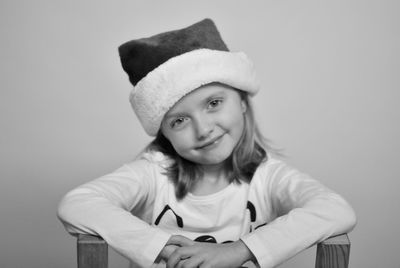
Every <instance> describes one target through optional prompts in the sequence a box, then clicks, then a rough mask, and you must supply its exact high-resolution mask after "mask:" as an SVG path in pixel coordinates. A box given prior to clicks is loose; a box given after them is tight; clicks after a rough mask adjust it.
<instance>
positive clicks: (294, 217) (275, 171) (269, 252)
mask: <svg viewBox="0 0 400 268" xmlns="http://www.w3.org/2000/svg"><path fill="white" fill-rule="evenodd" d="M266 166H267V168H266V169H265V170H264V172H261V174H259V175H261V176H262V177H263V179H262V180H261V181H262V182H261V187H260V188H259V189H263V191H264V192H263V193H261V194H264V196H265V198H264V199H265V202H266V203H267V204H268V205H269V206H271V207H272V210H273V213H274V214H275V215H276V218H275V219H274V220H273V221H271V222H269V223H268V224H266V225H265V226H262V227H260V228H258V229H257V230H255V231H254V232H252V233H249V234H247V235H245V236H244V237H243V238H242V241H243V242H244V243H245V244H246V246H247V247H248V248H249V249H250V250H251V251H252V253H253V254H254V256H255V257H256V259H257V262H258V264H259V265H260V266H261V267H275V266H277V265H279V264H281V263H282V262H284V261H286V260H287V259H289V258H291V257H293V256H294V255H296V254H297V253H299V252H300V251H302V250H304V249H306V248H308V247H310V246H312V245H313V244H315V243H318V242H321V241H323V240H325V239H327V238H328V237H330V236H333V235H337V234H342V233H347V232H349V231H351V230H352V229H353V228H354V226H355V224H356V216H355V213H354V210H353V209H352V208H351V206H350V205H349V204H348V203H347V202H346V201H345V200H344V199H343V198H342V197H341V196H340V195H338V194H336V193H335V192H333V191H332V190H330V189H328V188H327V187H325V186H324V185H322V184H321V183H319V182H318V181H316V180H314V179H312V178H310V177H309V176H308V175H306V174H304V173H301V172H299V171H297V170H295V169H293V168H290V167H289V166H287V165H286V164H284V163H283V162H281V161H277V160H273V161H272V163H271V164H266Z"/></svg>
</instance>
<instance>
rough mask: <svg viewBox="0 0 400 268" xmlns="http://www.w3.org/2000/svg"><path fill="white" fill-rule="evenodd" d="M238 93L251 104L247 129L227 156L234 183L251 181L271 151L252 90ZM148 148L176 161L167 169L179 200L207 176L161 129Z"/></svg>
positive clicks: (246, 122) (247, 105)
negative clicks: (261, 128)
mask: <svg viewBox="0 0 400 268" xmlns="http://www.w3.org/2000/svg"><path fill="white" fill-rule="evenodd" d="M236 90H237V89H236ZM238 92H239V94H240V96H241V99H242V100H243V101H244V102H245V104H246V107H247V109H246V111H245V113H244V129H243V133H242V136H241V138H240V139H239V142H238V144H237V145H236V146H235V148H234V150H233V152H232V154H231V156H230V157H229V158H228V159H227V167H226V168H227V171H228V173H227V175H228V180H229V182H230V183H232V182H235V183H241V182H246V183H249V182H250V181H251V179H252V177H253V174H254V172H255V171H256V169H257V167H258V166H259V165H260V163H261V162H263V161H266V160H267V159H268V155H267V149H268V150H270V149H271V147H269V146H268V145H267V140H266V139H265V138H264V137H263V136H262V134H261V132H260V130H259V128H258V126H257V124H256V121H255V118H254V111H253V109H252V105H251V103H250V99H249V96H248V93H246V92H244V91H240V90H238ZM145 151H159V152H161V153H163V154H165V155H167V156H168V157H170V158H172V159H173V160H174V162H173V164H172V165H171V166H170V167H168V168H167V171H166V175H167V176H168V178H169V179H170V180H171V181H172V183H173V184H174V186H175V195H176V197H177V199H182V198H184V197H185V196H186V195H187V193H188V192H189V191H190V190H191V188H192V185H193V184H194V182H195V181H196V180H197V179H199V178H201V176H202V175H203V173H202V170H201V168H200V166H199V165H198V164H197V163H194V162H191V161H189V160H186V159H185V158H183V157H181V156H180V155H179V154H178V153H177V152H176V151H175V149H174V148H173V146H172V144H171V143H170V142H169V140H168V139H167V138H166V137H165V136H164V135H163V134H162V133H161V131H159V132H158V134H157V136H156V138H155V139H154V140H153V141H152V142H151V143H150V144H149V145H148V146H147V148H146V149H145Z"/></svg>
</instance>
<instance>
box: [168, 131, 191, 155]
mask: <svg viewBox="0 0 400 268" xmlns="http://www.w3.org/2000/svg"><path fill="white" fill-rule="evenodd" d="M167 138H168V140H169V141H170V143H171V144H172V146H173V147H174V149H175V151H176V152H177V153H180V152H184V151H186V150H187V149H189V148H191V144H192V141H191V139H190V134H189V133H187V132H179V133H174V135H170V136H169V137H167Z"/></svg>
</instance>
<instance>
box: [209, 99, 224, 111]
mask: <svg viewBox="0 0 400 268" xmlns="http://www.w3.org/2000/svg"><path fill="white" fill-rule="evenodd" d="M221 103H222V99H214V100H211V101H210V102H209V103H208V107H207V108H210V109H214V108H216V107H218V106H219V105H220V104H221Z"/></svg>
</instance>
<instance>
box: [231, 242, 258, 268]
mask: <svg viewBox="0 0 400 268" xmlns="http://www.w3.org/2000/svg"><path fill="white" fill-rule="evenodd" d="M232 246H233V248H234V251H235V254H236V256H237V257H238V259H239V260H240V261H241V263H242V264H243V263H245V262H247V261H252V262H254V263H256V262H257V260H256V257H255V256H254V255H253V253H252V252H251V250H250V249H249V248H248V247H247V246H246V244H245V243H244V242H243V241H242V240H240V239H239V240H238V241H235V242H233V243H232Z"/></svg>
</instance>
